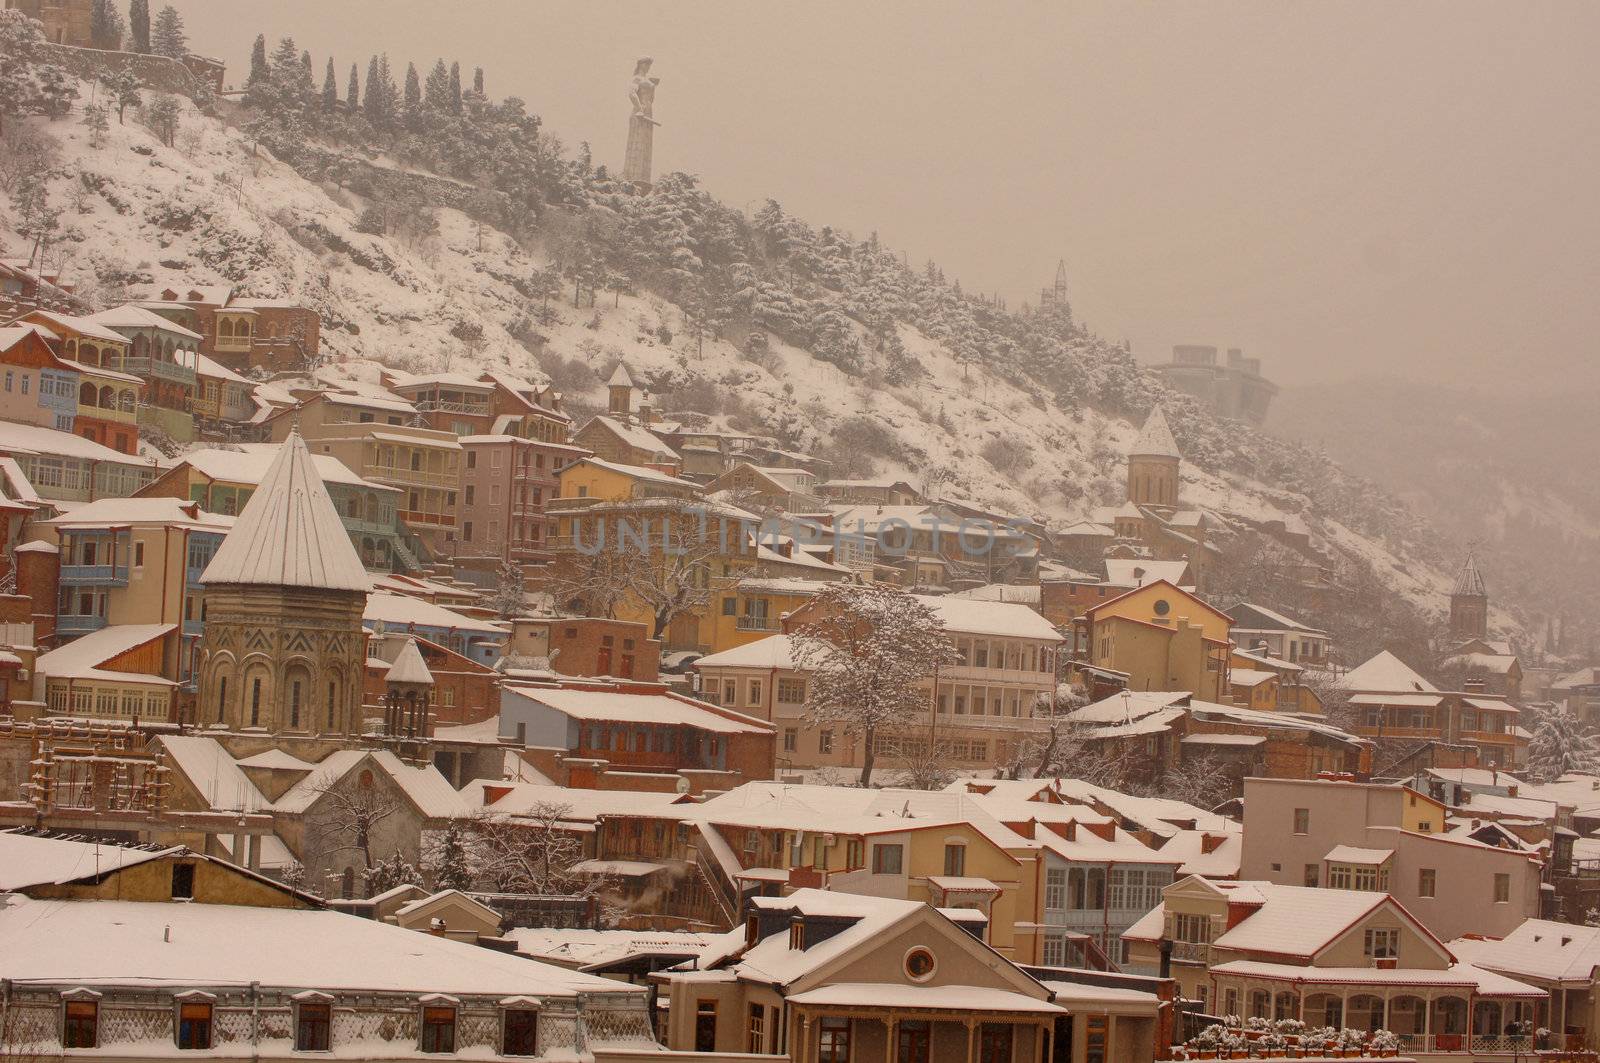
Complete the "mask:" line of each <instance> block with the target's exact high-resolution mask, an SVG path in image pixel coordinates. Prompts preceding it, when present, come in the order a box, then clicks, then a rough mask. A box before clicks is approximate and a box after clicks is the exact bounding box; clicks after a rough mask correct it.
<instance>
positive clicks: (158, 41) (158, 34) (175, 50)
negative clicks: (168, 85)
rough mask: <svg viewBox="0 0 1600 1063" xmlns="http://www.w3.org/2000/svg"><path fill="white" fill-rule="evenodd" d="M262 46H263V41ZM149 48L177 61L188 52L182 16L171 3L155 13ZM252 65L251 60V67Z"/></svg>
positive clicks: (181, 59) (187, 40)
mask: <svg viewBox="0 0 1600 1063" xmlns="http://www.w3.org/2000/svg"><path fill="white" fill-rule="evenodd" d="M262 46H263V47H265V43H264V42H263V45H262ZM150 50H151V51H153V52H155V54H157V55H164V56H166V57H167V58H169V59H176V60H178V61H179V62H182V61H183V59H184V57H185V56H187V55H188V54H189V37H188V35H187V34H186V33H184V31H183V16H182V15H180V14H178V9H177V8H175V7H173V6H172V5H171V4H168V5H167V6H166V7H164V8H162V9H161V11H160V13H159V14H157V15H156V24H155V29H154V30H153V31H152V32H151V34H150ZM254 65H255V64H254V62H252V63H251V66H252V69H253V68H254Z"/></svg>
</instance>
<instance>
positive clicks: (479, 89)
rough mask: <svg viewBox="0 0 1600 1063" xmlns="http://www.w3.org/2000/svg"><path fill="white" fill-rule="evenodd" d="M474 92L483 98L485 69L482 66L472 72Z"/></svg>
mask: <svg viewBox="0 0 1600 1063" xmlns="http://www.w3.org/2000/svg"><path fill="white" fill-rule="evenodd" d="M472 91H473V92H476V93H477V94H478V95H479V96H482V95H483V94H484V93H483V67H481V66H480V67H478V68H476V69H475V70H473V71H472Z"/></svg>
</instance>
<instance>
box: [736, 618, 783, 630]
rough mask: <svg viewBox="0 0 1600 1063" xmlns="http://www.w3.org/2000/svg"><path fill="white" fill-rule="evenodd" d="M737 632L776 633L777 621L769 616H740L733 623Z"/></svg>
mask: <svg viewBox="0 0 1600 1063" xmlns="http://www.w3.org/2000/svg"><path fill="white" fill-rule="evenodd" d="M734 628H735V629H736V630H738V631H777V630H778V621H777V619H776V618H775V617H770V616H741V617H739V618H738V620H737V621H735V622H734Z"/></svg>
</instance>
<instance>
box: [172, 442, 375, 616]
mask: <svg viewBox="0 0 1600 1063" xmlns="http://www.w3.org/2000/svg"><path fill="white" fill-rule="evenodd" d="M200 582H201V583H203V584H206V585H207V586H215V585H218V584H257V585H266V586H272V587H310V588H315V589H317V590H339V591H367V590H370V589H371V587H372V582H371V581H370V580H369V579H368V578H367V571H366V569H365V568H364V567H363V566H362V564H361V558H360V557H359V556H358V555H357V554H356V548H355V547H354V546H353V545H352V544H351V542H350V534H349V532H347V531H345V529H344V524H343V522H342V521H341V520H340V519H339V511H338V509H336V508H335V507H334V504H333V499H332V498H330V497H328V489H327V487H326V486H324V485H323V482H322V477H321V476H320V475H319V474H318V473H317V468H316V465H315V464H314V463H313V462H312V460H311V452H310V451H309V450H307V449H306V444H305V440H303V439H301V438H300V433H299V432H293V431H292V432H290V433H289V438H288V439H287V440H286V441H285V442H284V444H283V448H282V449H281V450H280V451H279V452H278V456H277V457H276V458H274V459H273V462H272V465H271V466H270V467H269V468H268V469H267V473H266V476H265V477H264V478H263V479H262V481H261V486H260V487H259V488H257V489H256V492H255V493H254V494H252V495H251V496H250V501H248V502H246V503H245V507H244V510H243V511H242V512H241V513H240V514H239V518H238V521H237V523H236V524H235V525H234V530H233V531H232V532H230V533H229V534H228V537H227V538H226V539H224V540H223V541H222V545H221V546H220V547H218V548H217V552H216V555H215V556H214V557H212V559H211V563H210V564H209V565H207V566H206V570H205V572H204V573H203V574H202V575H201V577H200Z"/></svg>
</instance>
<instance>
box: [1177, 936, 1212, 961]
mask: <svg viewBox="0 0 1600 1063" xmlns="http://www.w3.org/2000/svg"><path fill="white" fill-rule="evenodd" d="M1172 958H1173V959H1174V960H1177V961H1178V962H1179V963H1204V964H1207V965H1209V964H1210V963H1211V945H1210V944H1209V943H1207V942H1204V941H1174V942H1173V943H1172Z"/></svg>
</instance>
